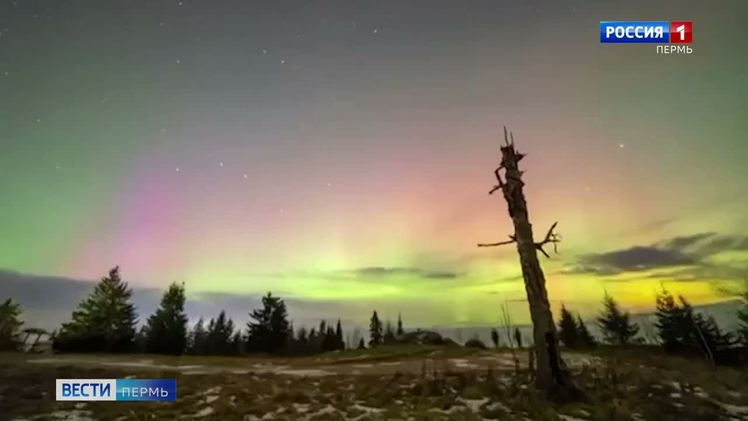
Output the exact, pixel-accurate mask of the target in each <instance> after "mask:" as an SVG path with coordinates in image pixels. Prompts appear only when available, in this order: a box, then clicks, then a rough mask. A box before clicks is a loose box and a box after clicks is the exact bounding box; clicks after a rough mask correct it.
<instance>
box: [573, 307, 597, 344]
mask: <svg viewBox="0 0 748 421" xmlns="http://www.w3.org/2000/svg"><path fill="white" fill-rule="evenodd" d="M577 338H578V339H579V346H580V347H583V348H594V347H596V346H597V341H596V340H595V337H594V336H592V334H591V333H590V331H589V330H588V329H587V326H586V325H585V324H584V320H582V318H581V317H580V316H579V315H577Z"/></svg>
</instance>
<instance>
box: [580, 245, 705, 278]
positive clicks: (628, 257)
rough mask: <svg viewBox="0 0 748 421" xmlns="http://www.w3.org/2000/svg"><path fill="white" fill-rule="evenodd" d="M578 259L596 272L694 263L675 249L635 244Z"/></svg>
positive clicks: (616, 271)
mask: <svg viewBox="0 0 748 421" xmlns="http://www.w3.org/2000/svg"><path fill="white" fill-rule="evenodd" d="M580 260H581V264H582V267H585V268H588V270H589V271H593V272H596V273H618V272H629V271H640V270H647V269H652V268H657V267H665V266H680V265H690V264H694V263H696V260H694V259H693V258H692V257H690V256H687V255H685V254H683V253H681V252H679V251H677V250H670V249H666V248H657V247H650V246H635V247H631V248H628V249H623V250H616V251H612V252H608V253H600V254H589V255H585V256H583V257H582V258H581V259H580Z"/></svg>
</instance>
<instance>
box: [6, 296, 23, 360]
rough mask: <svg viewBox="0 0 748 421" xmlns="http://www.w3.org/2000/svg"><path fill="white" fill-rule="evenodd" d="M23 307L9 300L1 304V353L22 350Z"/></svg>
mask: <svg viewBox="0 0 748 421" xmlns="http://www.w3.org/2000/svg"><path fill="white" fill-rule="evenodd" d="M22 325H23V322H21V306H20V305H19V304H18V303H15V302H13V300H12V299H10V298H8V299H7V300H5V301H4V302H3V303H2V304H0V351H17V350H20V349H21V345H22V343H21V339H20V337H19V334H20V329H21V326H22Z"/></svg>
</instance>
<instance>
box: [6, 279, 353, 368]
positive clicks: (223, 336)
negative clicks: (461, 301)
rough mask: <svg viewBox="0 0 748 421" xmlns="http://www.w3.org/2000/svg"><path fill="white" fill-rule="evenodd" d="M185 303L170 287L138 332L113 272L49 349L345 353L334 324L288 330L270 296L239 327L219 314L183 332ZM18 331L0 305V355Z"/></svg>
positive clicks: (15, 312) (11, 306)
mask: <svg viewBox="0 0 748 421" xmlns="http://www.w3.org/2000/svg"><path fill="white" fill-rule="evenodd" d="M185 301H186V297H185V287H184V284H177V283H173V284H171V285H170V286H169V287H168V288H167V289H166V291H165V292H164V294H163V296H162V298H161V302H160V304H159V307H158V308H157V309H156V311H155V312H154V313H153V314H152V315H151V316H150V317H148V319H147V320H146V321H145V323H144V324H143V325H142V327H141V328H140V329H137V325H138V315H137V312H136V309H135V305H134V304H133V303H132V289H131V288H130V287H129V286H128V284H127V283H126V282H124V281H123V280H122V278H121V276H120V271H119V267H115V268H114V269H112V270H111V271H110V272H109V274H108V276H106V277H104V278H102V279H101V280H100V281H99V282H98V283H97V284H96V285H95V286H94V289H93V291H92V292H91V294H89V295H88V296H87V297H86V298H84V299H83V300H82V301H81V302H80V304H79V305H78V307H77V308H76V309H75V310H74V311H73V313H72V315H71V319H70V321H68V322H65V323H63V324H62V326H61V327H60V329H59V330H58V331H56V332H55V333H54V334H53V335H52V336H53V338H52V340H53V344H52V347H53V349H54V350H56V351H59V352H104V353H125V352H146V353H155V354H170V355H181V354H193V355H237V354H242V353H245V352H256V353H269V354H313V353H318V352H325V351H333V350H340V349H344V348H345V343H344V340H343V328H342V326H341V322H340V320H338V321H337V324H336V325H335V326H334V327H333V326H332V325H327V323H326V322H325V321H322V322H320V325H319V328H318V330H316V329H315V328H312V329H310V330H309V331H307V330H306V329H305V328H303V327H302V328H300V329H299V330H298V331H297V332H294V329H293V326H292V325H291V322H290V321H289V319H288V312H287V309H286V304H285V303H284V302H283V300H282V299H280V298H279V297H275V296H273V295H272V294H271V293H270V292H268V293H267V295H265V296H263V297H262V305H261V307H260V308H257V309H254V310H252V311H251V312H250V313H249V316H250V321H249V322H248V323H247V325H246V327H245V329H241V328H238V327H237V326H235V324H234V322H233V320H231V318H230V317H228V316H227V315H226V312H225V311H221V312H220V314H219V315H218V316H217V317H215V318H211V319H210V320H208V321H207V322H206V321H205V320H204V319H202V318H201V319H199V320H198V321H197V322H196V323H195V324H194V326H193V327H192V329H190V328H189V326H188V318H187V314H186V313H185V309H184V306H185ZM22 325H23V323H22V322H21V309H20V306H19V305H18V303H15V302H14V301H12V300H11V299H7V300H6V301H5V302H4V303H2V305H0V350H17V349H20V347H21V345H22V344H21V339H20V336H21V326H22Z"/></svg>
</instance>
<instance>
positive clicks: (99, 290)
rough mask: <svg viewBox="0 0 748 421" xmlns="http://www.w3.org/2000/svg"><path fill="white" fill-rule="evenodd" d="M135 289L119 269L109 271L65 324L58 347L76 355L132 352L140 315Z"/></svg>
mask: <svg viewBox="0 0 748 421" xmlns="http://www.w3.org/2000/svg"><path fill="white" fill-rule="evenodd" d="M131 297H132V290H131V289H130V288H129V287H128V285H127V283H126V282H124V281H122V279H121V278H120V274H119V267H115V268H114V269H112V270H111V271H110V272H109V276H107V277H104V278H102V279H101V281H99V283H98V284H96V286H95V287H94V291H93V292H92V293H91V295H89V296H88V297H87V298H86V299H84V300H83V301H82V302H81V303H80V304H79V305H78V309H77V310H75V311H74V312H73V316H72V320H71V321H70V322H68V323H65V324H63V325H62V329H61V330H60V333H59V334H58V335H57V338H56V341H55V348H57V349H58V350H61V351H76V352H129V351H132V350H133V349H134V345H135V325H136V323H137V315H136V313H135V306H134V305H133V304H132V302H131Z"/></svg>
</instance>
